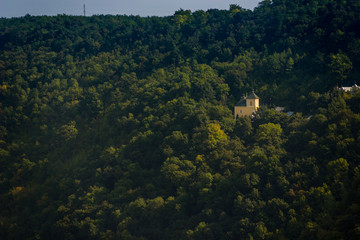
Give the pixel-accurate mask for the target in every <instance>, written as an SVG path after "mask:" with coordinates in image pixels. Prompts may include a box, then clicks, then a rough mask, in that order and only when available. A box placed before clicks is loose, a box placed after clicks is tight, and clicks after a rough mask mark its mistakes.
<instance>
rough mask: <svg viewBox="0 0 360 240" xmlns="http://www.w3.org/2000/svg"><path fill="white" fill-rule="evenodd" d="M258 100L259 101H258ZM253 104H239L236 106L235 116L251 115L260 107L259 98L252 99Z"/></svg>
mask: <svg viewBox="0 0 360 240" xmlns="http://www.w3.org/2000/svg"><path fill="white" fill-rule="evenodd" d="M256 100H257V102H256ZM251 101H253V102H252V105H253V106H246V107H239V106H235V108H234V118H237V116H239V117H244V116H251V115H252V114H253V113H254V112H255V111H256V110H257V109H258V107H259V100H258V99H255V102H254V99H252V100H251Z"/></svg>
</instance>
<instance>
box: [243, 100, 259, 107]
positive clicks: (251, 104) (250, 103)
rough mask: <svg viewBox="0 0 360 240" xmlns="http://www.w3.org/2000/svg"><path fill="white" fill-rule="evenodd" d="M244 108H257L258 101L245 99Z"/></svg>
mask: <svg viewBox="0 0 360 240" xmlns="http://www.w3.org/2000/svg"><path fill="white" fill-rule="evenodd" d="M246 106H247V107H255V108H258V107H259V99H246Z"/></svg>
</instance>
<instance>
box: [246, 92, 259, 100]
mask: <svg viewBox="0 0 360 240" xmlns="http://www.w3.org/2000/svg"><path fill="white" fill-rule="evenodd" d="M246 99H260V98H259V97H258V96H257V95H256V94H255V93H254V91H252V93H251V94H250V95H249V96H248V97H247V98H246Z"/></svg>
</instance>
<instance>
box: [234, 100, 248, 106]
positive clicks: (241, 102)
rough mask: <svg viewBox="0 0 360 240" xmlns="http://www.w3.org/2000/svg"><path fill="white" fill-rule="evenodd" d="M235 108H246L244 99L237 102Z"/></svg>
mask: <svg viewBox="0 0 360 240" xmlns="http://www.w3.org/2000/svg"><path fill="white" fill-rule="evenodd" d="M235 106H238V107H246V99H241V100H240V101H238V102H237V103H236V104H235Z"/></svg>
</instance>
